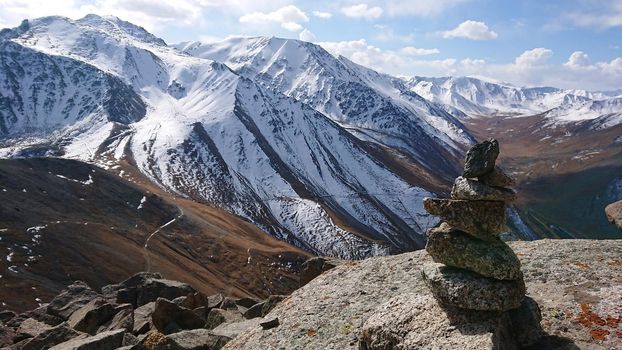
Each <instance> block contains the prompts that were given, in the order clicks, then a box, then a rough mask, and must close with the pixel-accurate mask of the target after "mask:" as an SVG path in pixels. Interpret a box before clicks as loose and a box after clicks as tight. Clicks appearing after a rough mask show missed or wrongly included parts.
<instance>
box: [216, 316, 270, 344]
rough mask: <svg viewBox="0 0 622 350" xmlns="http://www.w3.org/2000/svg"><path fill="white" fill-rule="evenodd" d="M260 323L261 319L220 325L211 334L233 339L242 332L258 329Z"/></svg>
mask: <svg viewBox="0 0 622 350" xmlns="http://www.w3.org/2000/svg"><path fill="white" fill-rule="evenodd" d="M261 322H262V319H261V318H253V319H252V320H243V321H239V322H233V323H222V324H220V325H219V326H218V327H216V328H214V329H212V334H215V335H219V336H222V337H225V338H229V339H233V338H235V337H237V336H238V335H239V334H240V333H242V332H246V331H247V330H249V329H252V328H255V327H259V324H260V323H261Z"/></svg>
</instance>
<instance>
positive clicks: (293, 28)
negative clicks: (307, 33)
mask: <svg viewBox="0 0 622 350" xmlns="http://www.w3.org/2000/svg"><path fill="white" fill-rule="evenodd" d="M281 27H283V29H286V30H289V31H290V32H299V31H301V30H302V28H304V27H303V26H302V25H300V24H298V23H296V22H283V23H281Z"/></svg>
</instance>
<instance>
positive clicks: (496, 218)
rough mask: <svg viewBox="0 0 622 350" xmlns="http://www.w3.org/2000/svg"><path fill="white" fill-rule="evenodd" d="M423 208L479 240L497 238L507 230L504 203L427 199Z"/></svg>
mask: <svg viewBox="0 0 622 350" xmlns="http://www.w3.org/2000/svg"><path fill="white" fill-rule="evenodd" d="M423 206H424V207H425V210H427V211H428V213H430V214H432V215H437V216H439V217H440V218H441V219H442V220H443V221H445V222H447V223H448V224H449V225H451V226H453V227H455V228H457V229H459V230H461V231H464V232H467V233H469V234H471V235H473V236H475V237H478V238H482V239H490V238H491V237H495V238H496V237H498V236H499V233H501V232H503V231H504V230H505V229H506V226H505V223H506V217H505V205H504V204H503V202H496V201H466V200H457V199H438V198H425V199H424V200H423Z"/></svg>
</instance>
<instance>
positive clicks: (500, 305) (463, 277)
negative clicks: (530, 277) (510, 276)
mask: <svg viewBox="0 0 622 350" xmlns="http://www.w3.org/2000/svg"><path fill="white" fill-rule="evenodd" d="M422 277H423V280H424V281H425V283H426V285H427V286H428V288H430V291H431V292H432V294H433V295H434V297H435V298H436V299H437V300H438V301H439V303H441V304H442V305H448V306H452V307H457V308H462V309H469V310H481V311H507V310H510V309H514V308H517V307H519V306H520V304H521V302H522V301H523V298H524V297H525V284H524V282H523V280H522V278H521V279H519V280H516V281H500V280H495V279H492V278H486V277H483V276H481V275H478V274H476V273H474V272H471V271H467V270H462V269H458V268H455V267H451V266H444V265H442V264H436V263H431V264H426V265H424V266H423V269H422Z"/></svg>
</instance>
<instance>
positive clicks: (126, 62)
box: [0, 15, 457, 258]
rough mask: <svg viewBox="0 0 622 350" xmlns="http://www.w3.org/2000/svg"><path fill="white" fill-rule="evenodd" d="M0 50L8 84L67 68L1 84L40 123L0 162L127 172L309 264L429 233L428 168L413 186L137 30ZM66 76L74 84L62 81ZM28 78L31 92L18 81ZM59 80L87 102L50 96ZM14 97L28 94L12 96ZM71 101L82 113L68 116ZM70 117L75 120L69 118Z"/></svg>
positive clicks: (316, 120)
mask: <svg viewBox="0 0 622 350" xmlns="http://www.w3.org/2000/svg"><path fill="white" fill-rule="evenodd" d="M1 38H2V45H3V46H2V48H3V50H2V51H0V57H1V59H2V61H3V62H10V61H11V57H12V56H11V55H12V54H13V52H15V51H19V52H25V53H24V54H22V56H20V59H19V62H20V66H19V67H18V66H16V65H13V66H11V65H8V66H9V67H12V71H11V72H13V71H15V72H20V69H21V68H20V67H26V68H30V67H36V66H37V65H41V64H43V63H41V62H53V63H50V65H53V64H55V65H57V66H61V68H63V69H58V70H54V69H51V70H48V71H46V73H45V74H42V75H41V76H36V77H35V76H34V74H35V72H36V71H35V70H32V72H33V73H31V74H30V75H28V74H22V75H19V74H17V73H12V74H10V73H7V77H5V78H4V79H3V82H4V83H5V84H6V82H7V81H12V78H13V77H16V78H15V79H13V80H15V81H16V84H11V85H7V86H9V88H7V89H3V90H1V92H2V95H1V96H2V98H3V100H5V101H11V103H14V101H16V100H19V98H21V99H23V100H26V99H28V100H29V101H33V102H32V103H31V104H30V105H32V107H30V105H28V106H29V107H28V108H30V111H33V112H32V113H34V114H35V115H37V116H38V117H37V118H30V119H28V117H26V116H28V115H29V114H30V112H28V111H25V112H24V113H23V114H21V115H20V116H21V117H20V118H21V119H20V122H5V125H6V129H7V130H6V132H5V133H4V134H3V136H2V137H1V138H0V156H3V157H13V156H22V155H33V154H41V155H43V154H55V155H59V156H63V157H67V158H75V159H80V160H85V161H89V162H94V163H96V164H99V165H100V166H103V167H105V168H108V169H111V170H114V169H115V168H116V167H117V166H118V165H119V164H131V165H133V166H135V167H136V168H137V169H138V170H140V172H141V173H143V174H144V175H146V176H147V177H148V178H149V179H150V180H151V181H153V182H154V183H156V184H158V185H159V186H162V187H163V188H164V189H166V190H168V191H171V192H173V193H176V194H179V195H182V196H184V197H187V198H191V199H194V200H196V201H199V202H203V203H207V204H210V205H213V206H216V207H218V208H222V209H225V210H227V211H229V212H232V213H235V214H237V215H239V216H241V217H243V218H245V219H247V220H249V221H251V222H253V223H255V224H257V225H258V226H259V227H260V228H262V229H263V230H265V231H266V232H269V233H270V234H271V235H273V236H275V237H277V238H280V239H282V240H285V241H286V242H289V243H292V244H294V245H296V246H298V247H302V248H304V249H306V250H308V251H310V252H313V253H317V254H324V255H333V256H340V257H347V258H362V257H366V256H370V255H378V254H387V253H390V252H396V251H403V250H410V249H416V248H420V247H422V246H423V244H424V239H423V233H424V232H425V230H426V228H428V227H430V226H431V225H433V224H434V223H435V220H434V219H432V218H430V217H429V216H428V215H427V214H426V213H425V211H424V210H423V208H422V207H421V199H422V198H423V197H425V196H428V195H430V192H428V191H426V190H424V189H422V188H421V187H423V186H425V187H427V188H434V189H441V188H443V187H442V186H443V185H442V184H441V182H439V181H438V180H435V179H434V178H433V177H432V176H430V172H429V170H428V172H425V171H421V172H422V173H423V175H417V172H415V171H411V170H412V168H411V164H410V163H408V162H402V161H400V159H399V158H398V157H397V156H396V155H395V154H396V153H397V154H398V155H399V152H396V151H394V150H391V149H387V148H386V147H384V146H379V145H377V144H372V143H369V142H363V141H361V139H360V138H359V137H355V136H353V132H352V131H351V130H350V129H349V128H347V127H344V125H342V124H340V123H338V122H335V121H334V119H333V118H328V117H327V116H325V115H324V114H322V113H320V112H318V111H317V110H315V109H313V108H310V107H309V106H308V105H307V104H303V103H301V102H299V101H297V100H295V99H293V98H291V97H287V96H285V95H283V94H281V93H279V92H277V91H274V90H273V89H268V88H266V87H264V86H262V85H260V84H256V83H255V82H253V81H251V80H249V79H247V78H244V77H241V76H240V75H238V74H236V73H235V72H233V71H231V70H230V69H229V68H228V67H227V66H225V65H224V64H221V63H218V62H214V61H212V60H208V59H204V58H197V57H191V56H189V55H186V54H183V53H181V52H179V51H177V50H175V49H174V48H171V47H168V46H166V44H165V43H164V42H163V41H162V40H160V39H157V38H155V37H153V36H152V35H150V34H149V33H147V32H146V31H144V29H142V28H140V27H136V26H133V25H131V24H129V23H127V22H124V21H121V20H119V19H117V18H103V17H99V16H95V15H89V16H87V17H85V18H82V19H80V20H76V21H73V20H70V19H67V18H62V17H46V18H41V19H37V20H33V21H28V22H24V24H22V25H21V26H20V27H18V28H15V29H12V30H5V31H3V32H2V36H1ZM58 62H61V63H58ZM64 62H69V63H67V64H65V63H64ZM64 65H67V66H70V68H71V69H70V68H64ZM22 70H24V71H27V70H28V69H22ZM74 71H79V72H81V74H82V75H81V76H80V78H76V79H74V80H71V79H69V78H67V76H70V75H71V74H72V72H74ZM87 73H88V74H87ZM9 75H10V76H9ZM35 78H36V80H37V81H38V83H37V84H29V83H28V82H29V81H30V80H35ZM67 81H71V84H69V83H67ZM110 81H114V84H117V85H118V86H120V87H119V88H115V86H117V85H114V86H113V83H110ZM56 82H58V83H56ZM61 82H65V85H68V86H69V87H68V88H67V90H70V91H71V92H73V91H79V93H80V94H84V95H85V96H86V97H83V96H82V95H78V96H77V97H76V98H74V99H73V100H72V99H71V98H69V97H68V95H70V94H69V93H64V92H63V91H62V90H61V91H60V92H58V93H55V90H56V89H55V88H54V87H55V86H56V85H62V84H61ZM54 83H56V85H54ZM13 87H15V88H13ZM41 87H43V88H41ZM97 88H99V89H100V90H97ZM117 90H120V91H122V92H123V94H122V95H123V96H122V97H119V98H114V99H112V100H111V101H114V102H116V103H115V104H112V105H114V106H116V107H117V110H111V109H110V108H108V109H106V101H107V100H108V98H107V96H110V94H112V93H114V92H115V91H117ZM18 91H25V93H22V95H20V97H19V98H13V97H12V96H17V93H18ZM11 94H13V95H11ZM40 94H44V95H45V96H46V98H47V100H49V102H47V100H46V102H45V103H43V106H44V107H45V106H52V107H50V108H49V109H45V108H43V109H42V110H41V111H39V110H40V109H41V107H38V105H37V103H39V99H38V97H37V96H39V95H40ZM31 96H35V97H31ZM372 96H373V97H374V98H378V99H386V98H385V97H380V96H378V95H377V94H376V93H374V95H372ZM26 97H28V98H26ZM87 97H88V98H87ZM89 98H90V99H89ZM76 99H78V100H79V108H78V107H72V106H73V105H72V101H75V100H76ZM29 103H30V102H29ZM343 103H349V102H348V99H344V100H343ZM420 103H422V105H423V106H424V107H426V108H428V107H429V108H432V107H430V106H428V105H427V102H425V101H424V100H421V101H420ZM25 105H27V104H25ZM387 106H388V107H387V108H389V110H390V109H391V108H394V107H393V106H392V105H387ZM121 107H123V108H121ZM11 108H12V109H11V110H18V111H19V110H20V106H19V105H18V106H17V107H16V106H11ZM37 108H38V109H37ZM71 108H74V109H75V110H77V111H79V112H76V113H73V114H72V113H69V116H70V118H65V117H66V114H65V113H63V111H65V110H71V111H73V109H71ZM118 109H121V110H118ZM58 111H60V112H58ZM35 112H36V113H35ZM378 113H380V112H378ZM398 114H399V116H400V117H401V118H412V116H411V115H409V114H408V113H406V111H405V110H400V111H399V113H398ZM378 115H381V114H378ZM39 116H40V117H39ZM13 119H15V118H13ZM48 119H49V121H48ZM372 119H373V118H372ZM5 120H9V121H10V120H12V119H11V118H5ZM21 120H23V121H21ZM385 124H386V129H387V130H390V129H395V128H394V127H393V126H391V125H390V123H388V122H385ZM423 124H426V123H423ZM21 125H27V127H21ZM428 127H429V126H426V127H425V128H428ZM425 128H424V127H423V126H421V125H415V126H414V129H413V130H414V131H413V132H415V134H414V136H417V135H419V136H421V137H420V138H415V139H414V140H415V141H414V145H417V147H418V148H419V149H421V150H425V152H427V153H421V154H420V155H419V156H423V155H425V154H435V157H436V159H437V160H438V162H440V163H439V164H438V165H439V167H443V169H451V168H452V163H451V161H450V160H448V159H446V158H444V157H443V156H442V155H444V154H446V151H444V149H445V144H443V143H442V142H453V141H451V140H449V138H448V137H445V136H443V140H445V141H443V140H441V138H434V137H431V136H430V135H429V134H428V133H427V132H426V131H425V130H424V129H425ZM410 136H413V135H412V134H411V135H410ZM448 140H449V141H448ZM407 141H408V142H411V144H412V142H413V141H412V140H407ZM456 147H457V146H456ZM453 149H454V151H450V152H453V153H455V152H456V151H455V148H453ZM422 152H423V151H422ZM387 155H390V156H387ZM449 159H451V158H449ZM433 165H434V164H428V166H429V167H432V166H433ZM413 174H414V175H413ZM429 184H431V185H430V186H428V185H429Z"/></svg>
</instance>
